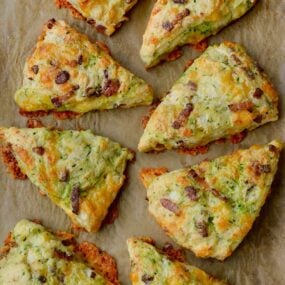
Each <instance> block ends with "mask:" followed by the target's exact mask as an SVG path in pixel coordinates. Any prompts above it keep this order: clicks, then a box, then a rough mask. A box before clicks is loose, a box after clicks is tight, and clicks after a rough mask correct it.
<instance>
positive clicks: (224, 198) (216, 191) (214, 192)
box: [210, 188, 228, 202]
mask: <svg viewBox="0 0 285 285" xmlns="http://www.w3.org/2000/svg"><path fill="white" fill-rule="evenodd" d="M210 192H211V193H212V194H213V195H214V196H215V197H217V198H219V199H220V200H222V201H224V202H227V200H228V199H227V197H226V196H224V195H223V194H222V193H221V192H219V191H218V190H217V189H214V188H211V189H210Z"/></svg>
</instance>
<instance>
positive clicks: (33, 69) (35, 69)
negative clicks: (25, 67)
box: [32, 65, 39, 74]
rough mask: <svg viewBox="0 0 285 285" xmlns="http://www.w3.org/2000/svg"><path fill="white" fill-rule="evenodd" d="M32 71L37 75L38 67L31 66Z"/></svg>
mask: <svg viewBox="0 0 285 285" xmlns="http://www.w3.org/2000/svg"><path fill="white" fill-rule="evenodd" d="M32 71H33V73H34V74H38V73H39V66H38V65H33V66H32Z"/></svg>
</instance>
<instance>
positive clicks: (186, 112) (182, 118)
mask: <svg viewBox="0 0 285 285" xmlns="http://www.w3.org/2000/svg"><path fill="white" fill-rule="evenodd" d="M193 110H194V105H193V104H192V103H187V104H186V107H185V108H184V109H183V110H182V111H181V112H180V114H179V116H178V118H177V119H176V120H175V121H174V122H173V124H172V127H173V128H174V129H180V128H181V127H182V126H183V125H184V124H185V123H186V121H187V119H188V118H189V116H190V115H191V113H192V111H193Z"/></svg>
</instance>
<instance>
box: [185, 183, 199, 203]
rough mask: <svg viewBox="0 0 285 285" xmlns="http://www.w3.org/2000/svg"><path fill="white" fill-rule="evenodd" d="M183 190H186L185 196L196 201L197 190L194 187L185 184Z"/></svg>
mask: <svg viewBox="0 0 285 285" xmlns="http://www.w3.org/2000/svg"><path fill="white" fill-rule="evenodd" d="M184 191H185V192H186V195H187V197H188V198H189V199H190V200H191V201H197V200H198V196H197V190H196V189H195V187H193V186H187V187H185V189H184Z"/></svg>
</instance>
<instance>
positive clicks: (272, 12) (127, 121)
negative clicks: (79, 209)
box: [0, 0, 285, 285]
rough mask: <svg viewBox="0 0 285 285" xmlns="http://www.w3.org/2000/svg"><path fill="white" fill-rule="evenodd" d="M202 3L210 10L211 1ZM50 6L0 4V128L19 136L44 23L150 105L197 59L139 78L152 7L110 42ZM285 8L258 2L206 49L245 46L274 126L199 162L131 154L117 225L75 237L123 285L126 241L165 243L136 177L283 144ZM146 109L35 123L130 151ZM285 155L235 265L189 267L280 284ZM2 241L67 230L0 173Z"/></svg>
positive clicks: (254, 284)
mask: <svg viewBox="0 0 285 285" xmlns="http://www.w3.org/2000/svg"><path fill="white" fill-rule="evenodd" d="M209 1H210V0H209ZM53 2H54V1H53V0H49V1H47V0H0V28H1V29H0V94H1V95H0V96H1V103H0V114H1V115H0V125H1V126H17V127H24V126H25V124H26V119H25V118H23V117H21V116H20V115H18V107H17V106H16V104H15V103H14V100H13V96H14V93H15V91H16V89H17V88H18V87H19V86H20V85H21V81H22V70H23V66H24V62H25V59H26V57H27V56H28V55H30V54H31V52H32V49H33V47H34V45H35V43H36V40H37V37H38V36H39V34H40V32H41V29H42V26H43V24H44V23H45V22H46V21H47V20H48V19H49V18H56V19H63V20H65V21H67V22H68V23H69V24H70V25H72V26H73V27H75V28H77V29H78V30H79V31H81V32H83V33H87V34H88V36H89V37H90V39H91V40H93V41H95V40H96V39H98V40H103V41H105V42H106V43H107V44H108V45H109V47H110V49H111V51H112V54H113V56H114V57H115V58H116V59H118V60H119V61H120V62H121V64H122V65H124V66H125V67H127V68H129V69H130V70H131V71H133V72H134V73H135V74H137V75H139V76H140V77H142V78H144V79H145V80H146V81H147V82H149V83H150V84H151V85H152V86H153V87H154V90H155V94H156V96H157V97H162V96H164V94H165V93H166V92H167V90H168V89H169V88H170V87H171V85H172V84H173V83H174V82H175V81H176V79H177V78H178V77H179V76H180V74H181V72H182V71H183V68H184V65H185V63H186V61H187V60H189V59H191V58H194V57H196V56H197V55H198V53H197V52H194V51H193V50H192V49H191V48H189V47H185V48H184V56H183V57H182V58H180V59H179V60H177V61H175V62H172V63H165V64H163V65H160V66H158V67H155V68H153V69H151V70H150V71H148V72H146V71H145V69H144V67H143V64H142V62H141V60H140V58H139V49H140V46H141V42H142V35H143V32H144V30H145V27H146V24H147V21H148V17H149V15H150V12H151V9H152V6H153V4H154V1H153V0H141V1H139V4H138V5H137V6H136V7H135V8H134V9H133V11H132V12H131V14H130V21H129V22H127V23H125V24H124V25H123V27H122V28H121V30H120V31H119V32H117V33H116V34H115V35H114V36H113V37H112V38H107V37H105V36H102V35H98V34H97V33H96V32H95V30H94V29H92V27H90V26H89V25H88V24H86V23H84V22H82V21H78V20H75V19H74V18H72V17H71V16H70V13H69V12H68V11H66V10H57V9H56V7H55V6H54V3H53ZM284 16H285V0H271V1H270V0H260V1H259V4H258V5H257V6H256V7H255V8H254V10H252V11H251V12H250V13H249V14H247V15H246V16H244V17H243V18H242V19H240V20H239V21H237V22H235V23H234V24H232V25H231V26H229V27H227V28H225V29H224V30H223V31H222V32H221V33H219V34H218V35H217V36H214V37H212V38H211V43H213V42H220V41H222V40H233V41H237V42H240V43H242V44H244V45H245V47H246V48H247V50H248V52H249V53H250V54H251V55H252V56H253V57H254V58H255V59H257V60H258V61H259V63H260V65H261V66H262V67H263V68H264V69H265V70H266V71H267V73H268V74H269V75H270V77H271V79H272V81H273V83H274V84H275V85H276V87H277V89H278V90H279V92H280V111H281V112H280V113H281V114H280V116H281V118H280V120H279V121H278V122H276V123H272V124H268V125H266V126H263V127H261V128H259V129H258V130H255V131H253V132H251V133H250V134H249V135H248V136H247V138H246V139H245V140H244V141H243V142H242V143H241V144H240V145H230V144H225V145H212V146H211V148H210V151H209V152H208V153H207V154H205V155H203V156H201V155H200V156H196V157H191V156H187V155H181V154H178V153H176V152H165V153H162V154H139V153H137V159H136V163H134V164H131V165H130V166H129V168H128V177H129V179H128V181H127V183H126V184H125V186H124V187H123V189H122V195H121V197H120V202H119V210H120V216H119V218H118V219H117V220H116V221H115V223H114V224H113V225H109V226H105V227H104V228H102V229H101V231H100V232H98V233H97V234H86V233H81V234H80V237H79V238H80V240H84V239H86V240H88V241H92V242H95V243H96V244H97V245H99V246H100V247H102V248H103V249H105V250H107V251H108V252H109V253H110V254H112V255H113V256H114V257H116V260H117V262H118V267H119V272H120V279H121V281H122V284H130V281H129V279H128V275H129V259H128V253H127V248H126V239H127V238H128V237H130V236H137V235H139V236H141V235H143V236H151V237H153V238H154V239H155V240H156V241H157V242H158V244H163V243H164V242H165V241H168V238H167V237H166V235H165V234H164V233H163V231H162V230H161V229H160V228H159V226H158V225H157V224H156V222H155V221H154V219H153V218H152V217H151V216H150V215H149V213H148V211H147V202H146V200H145V196H146V195H145V190H144V188H143V186H142V185H141V183H140V181H139V179H138V172H139V170H140V169H141V168H142V167H151V166H153V167H154V166H166V167H168V168H169V169H170V170H174V169H178V168H181V167H184V166H186V165H190V164H194V163H197V162H199V161H201V160H202V159H204V158H214V157H217V156H219V155H223V154H227V153H229V152H231V151H233V150H234V149H237V148H239V147H249V146H250V145H251V144H253V143H266V142H268V141H270V140H271V139H275V138H279V139H282V140H283V141H285V125H284V121H285V119H284V111H285V100H284V98H283V96H284V95H285V80H284V79H285V29H284V26H285V21H284ZM147 110H148V108H134V109H130V110H114V111H108V112H103V113H89V114H87V115H84V116H83V117H81V118H79V119H76V120H72V121H64V122H57V121H55V120H54V119H53V118H47V119H45V120H43V121H44V122H45V123H46V124H48V125H51V126H60V127H62V128H66V129H69V128H70V129H74V128H78V127H81V128H85V129H87V128H90V129H92V130H94V132H96V133H97V134H100V135H105V136H108V137H110V138H111V139H113V140H116V141H118V142H120V143H121V144H123V145H124V146H127V147H130V148H132V149H133V150H136V147H137V143H138V141H139V138H140V136H141V134H142V131H143V130H142V128H141V124H140V121H141V117H142V116H143V115H144V114H145V113H146V112H147ZM284 169H285V152H283V154H282V158H281V163H280V169H279V172H278V174H277V176H276V179H275V182H274V185H273V187H272V194H271V196H270V198H269V199H268V201H267V203H266V205H265V206H264V208H263V210H262V212H261V215H260V217H259V218H258V220H257V221H256V223H255V225H254V227H253V229H252V230H251V232H250V233H249V235H248V236H247V237H246V238H245V240H244V242H243V243H242V244H241V246H240V247H239V248H238V249H237V250H236V251H235V252H234V254H233V256H232V257H230V258H228V259H227V260H226V261H224V262H218V261H215V260H202V259H198V258H196V257H195V256H194V255H193V254H192V253H191V252H188V256H187V257H188V261H189V263H191V264H193V265H196V266H199V267H200V268H202V269H204V270H206V271H207V272H209V273H211V274H213V275H215V276H217V277H220V278H225V279H227V280H228V281H229V282H230V284H232V285H248V284H250V285H262V284H264V285H265V284H266V285H279V284H280V285H281V284H285V224H284V221H285V176H284V174H285V170H284ZM0 201H1V202H0V240H1V242H2V240H3V239H4V238H5V236H6V235H7V233H8V232H9V230H11V229H12V228H13V227H14V225H15V224H16V223H17V222H18V221H19V220H20V219H22V218H28V219H40V220H41V221H42V222H43V224H44V225H45V226H47V227H50V228H51V229H53V230H57V229H61V230H69V229H70V222H69V219H68V218H67V216H66V215H65V214H64V213H63V211H62V210H60V209H59V208H57V207H56V206H54V205H53V204H52V203H51V202H50V201H49V199H48V198H45V197H42V196H41V195H39V193H38V192H37V189H36V187H34V186H33V185H32V184H31V183H30V182H29V180H26V181H25V182H22V181H16V180H13V179H12V177H11V176H10V175H8V174H7V172H6V169H5V167H4V165H3V164H2V163H1V164H0Z"/></svg>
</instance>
